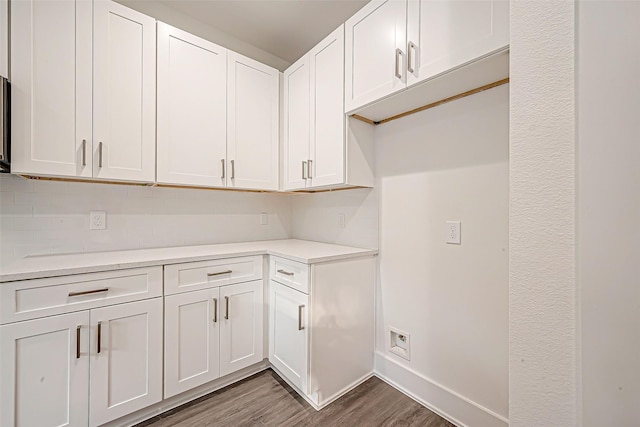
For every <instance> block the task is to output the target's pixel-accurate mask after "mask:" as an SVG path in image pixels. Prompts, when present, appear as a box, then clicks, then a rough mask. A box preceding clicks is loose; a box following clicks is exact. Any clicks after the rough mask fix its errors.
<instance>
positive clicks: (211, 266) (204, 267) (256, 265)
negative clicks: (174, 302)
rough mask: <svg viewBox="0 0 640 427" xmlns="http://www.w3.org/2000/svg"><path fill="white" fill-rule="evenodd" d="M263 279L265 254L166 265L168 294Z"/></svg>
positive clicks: (165, 282)
mask: <svg viewBox="0 0 640 427" xmlns="http://www.w3.org/2000/svg"><path fill="white" fill-rule="evenodd" d="M257 279H262V256H261V255H257V256H250V257H240V258H227V259H217V260H213V261H199V262H189V263H184V264H173V265H166V266H165V267H164V293H165V295H172V294H178V293H181V292H189V291H195V290H199V289H207V288H212V287H216V286H223V285H230V284H232V283H240V282H249V281H251V280H257Z"/></svg>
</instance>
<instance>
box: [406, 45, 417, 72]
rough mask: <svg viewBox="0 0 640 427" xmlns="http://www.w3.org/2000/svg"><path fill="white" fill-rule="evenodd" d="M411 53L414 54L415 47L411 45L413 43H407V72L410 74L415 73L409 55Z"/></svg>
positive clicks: (411, 57)
mask: <svg viewBox="0 0 640 427" xmlns="http://www.w3.org/2000/svg"><path fill="white" fill-rule="evenodd" d="M412 51H413V52H416V45H415V44H413V42H409V45H408V46H407V70H409V72H410V73H414V72H415V68H413V55H412V54H411V52H412Z"/></svg>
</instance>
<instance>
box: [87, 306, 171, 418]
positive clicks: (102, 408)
mask: <svg viewBox="0 0 640 427" xmlns="http://www.w3.org/2000/svg"><path fill="white" fill-rule="evenodd" d="M90 342H91V351H90V358H91V363H90V365H91V373H90V378H91V380H90V390H89V394H90V396H91V401H90V405H89V408H90V410H89V425H91V426H98V425H101V424H104V423H106V422H107V421H111V420H114V419H116V418H120V417H122V416H124V415H127V414H129V413H131V412H134V411H137V410H138V409H142V408H144V407H147V406H149V405H152V404H154V403H157V402H160V400H162V298H154V299H151V300H145V301H137V302H131V303H127V304H119V305H113V306H109V307H103V308H97V309H93V310H91V339H90Z"/></svg>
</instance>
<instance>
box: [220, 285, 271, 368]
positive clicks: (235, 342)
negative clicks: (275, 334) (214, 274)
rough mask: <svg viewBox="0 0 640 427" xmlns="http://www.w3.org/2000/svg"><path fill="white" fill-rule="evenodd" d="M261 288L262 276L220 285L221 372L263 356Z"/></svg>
mask: <svg viewBox="0 0 640 427" xmlns="http://www.w3.org/2000/svg"><path fill="white" fill-rule="evenodd" d="M263 292H264V290H263V282H262V280H254V281H253V282H246V283H238V284H235V285H229V286H223V287H221V288H220V302H221V303H222V305H221V306H220V314H221V315H222V318H221V325H220V376H224V375H227V374H230V373H232V372H235V371H237V370H238V369H242V368H245V367H247V366H250V365H253V364H254V363H258V362H260V361H261V360H262V359H263V358H264V354H263V342H262V338H263V331H262V324H263V321H262V315H263V314H262V313H263V311H262V306H263V300H264V294H263Z"/></svg>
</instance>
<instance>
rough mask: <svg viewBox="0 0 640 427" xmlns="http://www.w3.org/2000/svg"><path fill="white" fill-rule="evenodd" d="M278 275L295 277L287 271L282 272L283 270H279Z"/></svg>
mask: <svg viewBox="0 0 640 427" xmlns="http://www.w3.org/2000/svg"><path fill="white" fill-rule="evenodd" d="M278 273H280V274H286V275H287V276H293V273H291V272H289V271H286V270H282V269H280V270H278Z"/></svg>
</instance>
